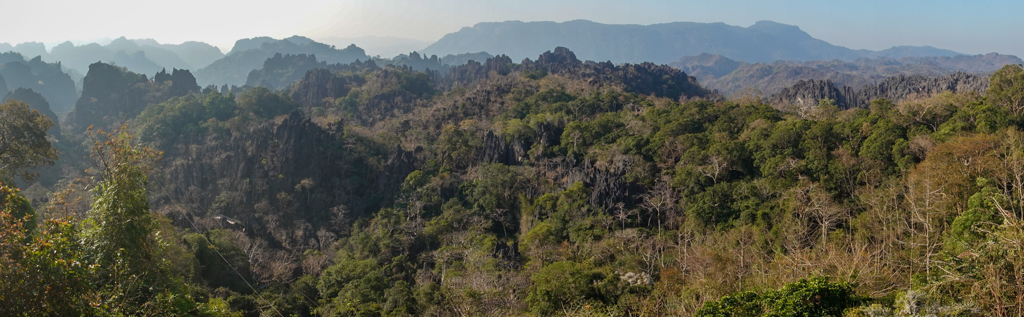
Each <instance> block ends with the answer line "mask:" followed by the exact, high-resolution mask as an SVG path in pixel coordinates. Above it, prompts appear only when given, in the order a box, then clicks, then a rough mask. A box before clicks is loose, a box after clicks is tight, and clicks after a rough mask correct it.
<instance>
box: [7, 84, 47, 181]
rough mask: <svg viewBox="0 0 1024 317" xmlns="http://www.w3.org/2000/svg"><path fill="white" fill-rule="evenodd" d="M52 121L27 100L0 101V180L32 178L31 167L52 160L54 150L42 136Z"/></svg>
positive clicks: (34, 173) (45, 163)
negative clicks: (25, 101)
mask: <svg viewBox="0 0 1024 317" xmlns="http://www.w3.org/2000/svg"><path fill="white" fill-rule="evenodd" d="M52 126H53V121H51V120H50V119H49V118H47V117H46V116H44V115H43V114H41V113H39V111H37V110H32V109H31V108H30V107H29V105H28V104H26V103H24V102H21V101H16V100H8V101H7V102H5V103H3V104H0V182H3V183H8V184H13V182H14V179H15V178H18V177H20V178H21V179H23V180H25V181H30V180H32V179H34V178H35V177H36V176H37V175H38V173H36V172H35V171H33V168H35V167H36V166H39V165H49V164H53V162H54V161H55V160H57V150H56V149H54V148H53V145H51V144H50V141H48V140H47V139H46V130H47V129H49V128H50V127H52Z"/></svg>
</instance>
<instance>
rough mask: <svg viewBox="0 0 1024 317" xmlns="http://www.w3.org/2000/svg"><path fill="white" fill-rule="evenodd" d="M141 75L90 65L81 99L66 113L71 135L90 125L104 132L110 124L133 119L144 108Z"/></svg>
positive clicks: (147, 81)
mask: <svg viewBox="0 0 1024 317" xmlns="http://www.w3.org/2000/svg"><path fill="white" fill-rule="evenodd" d="M147 83H149V80H148V79H147V78H146V76H145V75H140V74H136V73H133V72H129V71H128V70H126V69H124V68H120V67H117V66H113V65H109V64H104V63H94V64H92V65H89V73H88V74H86V75H85V79H83V82H82V97H80V98H79V99H78V102H77V103H75V109H74V110H72V111H71V113H69V114H68V119H67V120H66V121H67V124H68V125H69V127H70V128H71V132H72V133H82V132H84V131H85V130H86V128H88V127H89V126H91V125H96V126H97V127H98V128H103V129H108V128H110V126H109V125H111V124H113V123H114V122H124V121H127V120H128V119H131V118H134V117H135V116H137V115H139V113H141V112H142V109H143V108H145V107H146V94H147V93H148V89H147V87H146V84H147Z"/></svg>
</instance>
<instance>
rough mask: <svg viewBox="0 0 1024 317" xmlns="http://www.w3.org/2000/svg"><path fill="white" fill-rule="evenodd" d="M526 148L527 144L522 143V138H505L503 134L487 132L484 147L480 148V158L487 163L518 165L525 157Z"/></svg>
mask: <svg viewBox="0 0 1024 317" xmlns="http://www.w3.org/2000/svg"><path fill="white" fill-rule="evenodd" d="M528 149H529V147H528V145H524V144H523V141H522V140H519V139H517V138H513V139H511V140H506V139H505V137H504V136H498V135H495V134H494V132H487V136H486V137H484V147H483V148H482V149H481V150H480V156H481V157H480V159H481V160H482V161H484V162H487V163H501V164H505V165H520V164H523V161H525V160H526V159H527V153H526V151H527V150H528Z"/></svg>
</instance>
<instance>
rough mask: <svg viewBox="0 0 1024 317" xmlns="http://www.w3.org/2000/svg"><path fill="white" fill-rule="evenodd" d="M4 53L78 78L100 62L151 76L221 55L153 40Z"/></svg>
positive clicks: (38, 46) (29, 47)
mask: <svg viewBox="0 0 1024 317" xmlns="http://www.w3.org/2000/svg"><path fill="white" fill-rule="evenodd" d="M7 51H14V52H18V53H20V54H21V55H23V56H25V58H26V59H31V58H33V57H36V56H41V57H42V59H43V60H44V61H47V62H60V63H61V65H62V66H63V67H66V68H69V69H70V70H74V72H75V73H77V77H81V76H84V74H85V73H86V72H88V71H89V65H90V64H92V63H95V62H100V61H102V62H105V63H113V64H117V65H118V66H122V67H127V68H128V69H130V70H132V71H134V72H138V73H142V74H149V75H150V76H152V75H153V74H155V73H156V72H159V71H160V70H161V69H164V68H167V69H172V68H181V69H198V68H201V67H205V66H206V65H209V64H210V63H212V62H213V61H214V60H217V59H220V58H221V57H223V56H224V54H223V53H221V52H220V50H218V49H217V48H216V47H214V46H212V45H209V44H206V43H201V42H186V43H183V44H177V45H171V44H160V43H158V42H157V41H155V40H152V39H143V40H129V39H126V38H124V37H121V38H118V39H116V40H114V41H112V42H110V43H109V44H107V45H100V44H96V43H92V44H86V45H78V46H76V45H74V44H72V43H71V42H64V43H61V44H60V45H57V46H54V47H53V48H52V49H51V50H50V51H49V52H47V51H46V47H45V46H44V45H43V43H37V42H30V43H21V44H18V45H16V46H13V47H12V46H11V45H10V44H6V43H0V52H7Z"/></svg>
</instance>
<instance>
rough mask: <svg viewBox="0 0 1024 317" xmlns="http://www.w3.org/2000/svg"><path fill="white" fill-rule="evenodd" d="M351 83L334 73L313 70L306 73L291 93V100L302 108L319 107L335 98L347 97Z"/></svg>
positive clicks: (320, 69)
mask: <svg viewBox="0 0 1024 317" xmlns="http://www.w3.org/2000/svg"><path fill="white" fill-rule="evenodd" d="M352 84H353V83H351V82H349V80H348V79H347V78H345V77H339V76H335V75H334V72H332V71H330V70H327V69H323V68H315V69H311V70H309V71H307V72H306V75H305V76H303V77H302V80H301V81H299V83H298V84H297V85H295V88H294V89H293V90H292V92H291V96H292V100H295V102H298V103H299V104H300V105H303V106H304V107H321V106H325V105H327V104H328V102H333V101H334V99H335V98H341V97H345V96H346V95H348V92H349V90H352V87H351V85H352Z"/></svg>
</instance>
